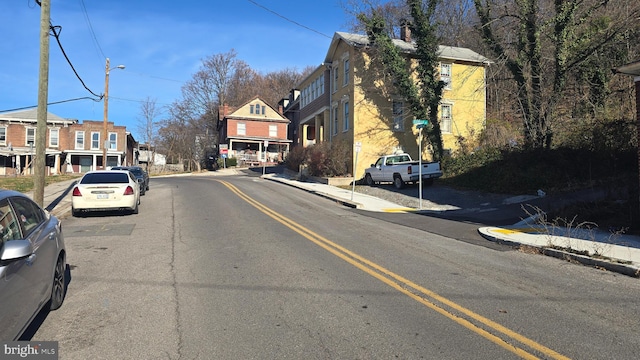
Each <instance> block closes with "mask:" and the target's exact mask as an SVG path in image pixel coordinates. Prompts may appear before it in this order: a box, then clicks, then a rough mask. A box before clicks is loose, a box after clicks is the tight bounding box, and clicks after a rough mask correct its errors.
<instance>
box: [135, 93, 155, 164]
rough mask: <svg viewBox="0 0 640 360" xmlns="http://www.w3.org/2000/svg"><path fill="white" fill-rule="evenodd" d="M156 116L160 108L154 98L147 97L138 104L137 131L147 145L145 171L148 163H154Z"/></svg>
mask: <svg viewBox="0 0 640 360" xmlns="http://www.w3.org/2000/svg"><path fill="white" fill-rule="evenodd" d="M158 116H160V109H159V108H158V106H157V105H156V100H155V99H151V98H149V97H147V98H146V99H145V100H144V101H143V102H142V103H141V105H140V117H139V118H138V131H139V132H140V133H141V134H142V141H143V143H145V144H146V145H147V156H148V155H149V154H151V157H150V158H147V171H148V170H149V163H151V165H153V164H155V153H156V152H155V139H156V134H157V132H158V129H157V125H158Z"/></svg>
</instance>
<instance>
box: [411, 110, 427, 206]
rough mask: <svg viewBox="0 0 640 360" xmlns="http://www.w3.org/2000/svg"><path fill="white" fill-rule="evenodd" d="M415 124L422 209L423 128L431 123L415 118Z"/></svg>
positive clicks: (420, 204) (419, 195)
mask: <svg viewBox="0 0 640 360" xmlns="http://www.w3.org/2000/svg"><path fill="white" fill-rule="evenodd" d="M413 124H414V125H416V127H417V128H418V157H419V159H418V166H419V168H418V174H419V175H418V176H419V177H420V179H418V184H419V185H418V192H419V193H420V194H418V197H419V199H420V203H419V206H420V210H422V129H423V128H424V127H425V126H427V125H428V124H429V120H422V119H414V120H413Z"/></svg>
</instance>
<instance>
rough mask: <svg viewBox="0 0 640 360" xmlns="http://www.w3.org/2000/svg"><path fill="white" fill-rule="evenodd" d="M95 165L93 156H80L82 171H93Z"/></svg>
mask: <svg viewBox="0 0 640 360" xmlns="http://www.w3.org/2000/svg"><path fill="white" fill-rule="evenodd" d="M92 167H93V157H91V156H80V172H81V173H86V172H87V171H91V170H92Z"/></svg>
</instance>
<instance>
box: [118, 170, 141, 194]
mask: <svg viewBox="0 0 640 360" xmlns="http://www.w3.org/2000/svg"><path fill="white" fill-rule="evenodd" d="M111 170H129V171H131V173H132V174H133V175H134V176H135V177H136V179H138V182H140V195H144V194H145V193H146V192H147V190H149V174H148V173H147V172H146V171H144V169H143V168H142V167H140V166H114V167H112V168H111Z"/></svg>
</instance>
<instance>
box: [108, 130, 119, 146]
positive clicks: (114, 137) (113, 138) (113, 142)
mask: <svg viewBox="0 0 640 360" xmlns="http://www.w3.org/2000/svg"><path fill="white" fill-rule="evenodd" d="M117 149H118V134H117V133H109V150H117Z"/></svg>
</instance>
